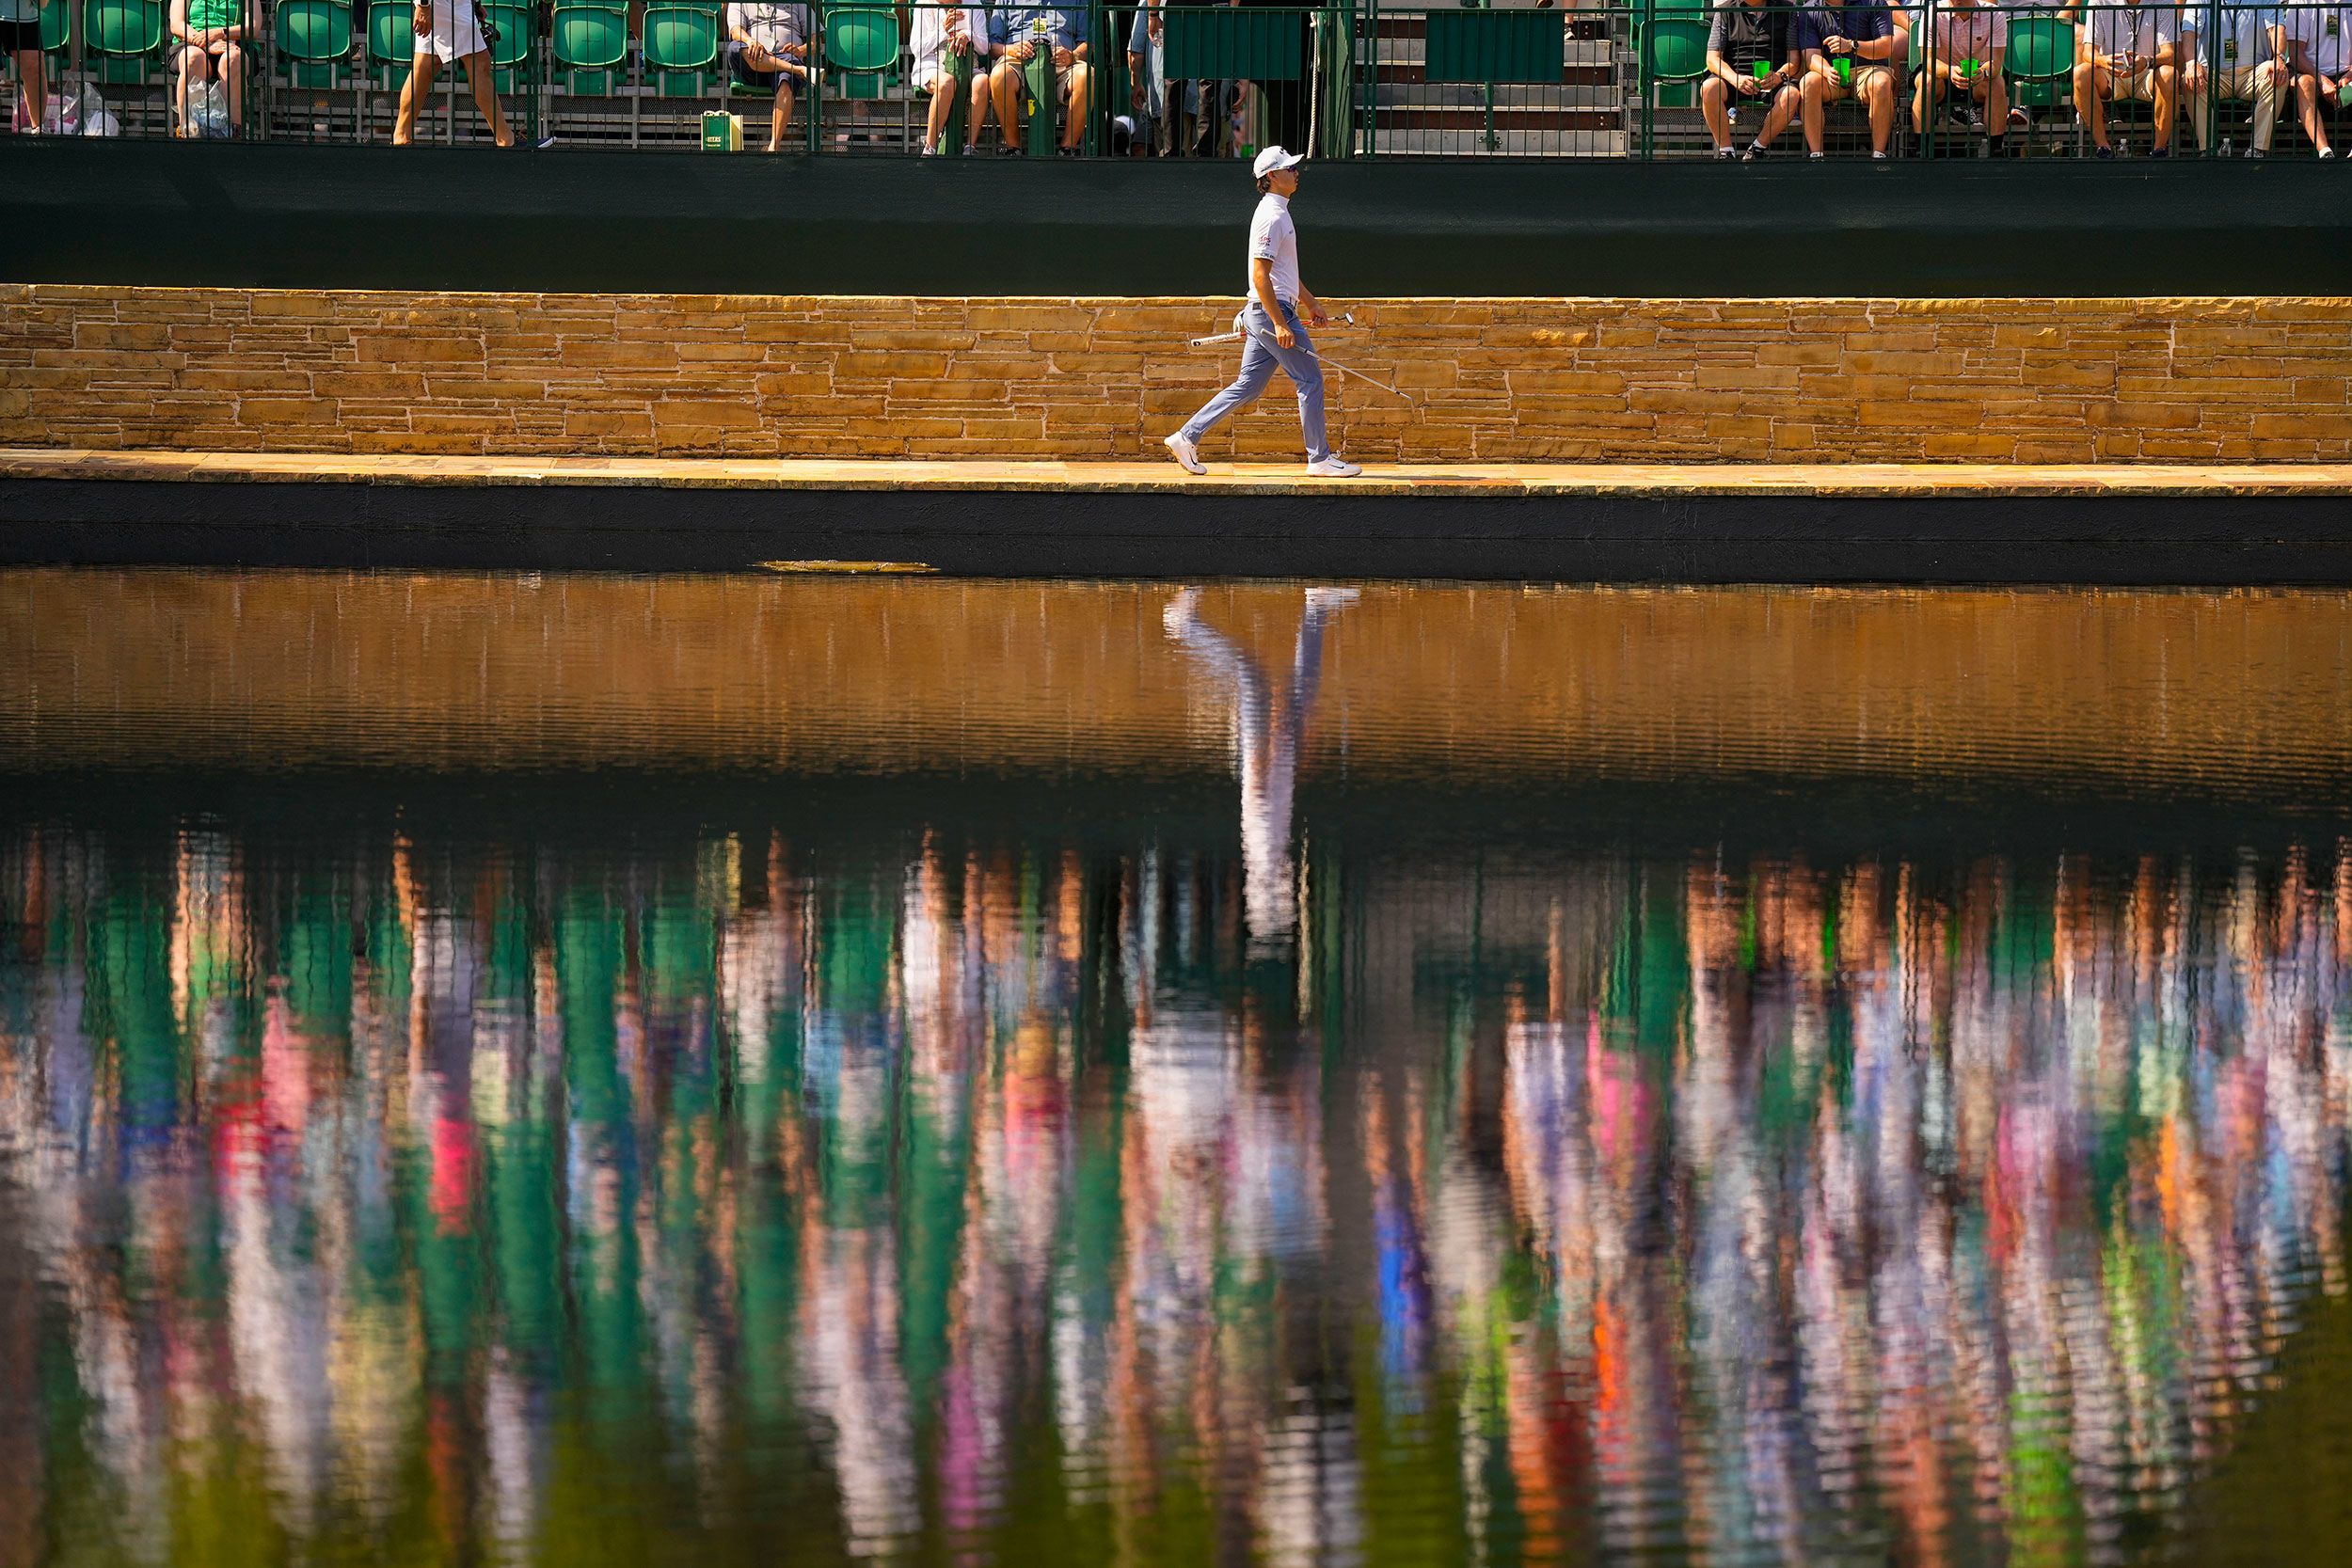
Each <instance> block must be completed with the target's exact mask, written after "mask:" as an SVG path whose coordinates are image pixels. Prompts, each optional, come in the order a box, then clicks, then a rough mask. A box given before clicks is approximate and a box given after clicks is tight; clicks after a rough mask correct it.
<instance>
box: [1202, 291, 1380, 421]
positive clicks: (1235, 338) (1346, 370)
mask: <svg viewBox="0 0 2352 1568" xmlns="http://www.w3.org/2000/svg"><path fill="white" fill-rule="evenodd" d="M1233 319H1234V320H1235V321H1237V322H1238V321H1239V320H1240V319H1241V318H1240V317H1239V316H1235V317H1234V318H1233ZM1331 320H1332V321H1334V322H1344V323H1346V324H1347V325H1349V326H1353V325H1356V316H1355V312H1353V311H1342V312H1341V313H1340V314H1338V315H1336V316H1333V317H1332V318H1331ZM1248 336H1249V333H1248V331H1247V330H1246V329H1244V328H1241V327H1238V326H1237V327H1235V328H1234V329H1233V330H1232V331H1231V332H1216V333H1211V334H1210V335H1209V336H1208V337H1205V338H1194V339H1191V340H1190V343H1191V346H1192V347H1194V348H1205V347H1207V346H1208V345H1209V344H1211V343H1235V342H1239V341H1242V340H1243V339H1245V338H1247V337H1248ZM1307 356H1308V357H1309V358H1311V359H1312V360H1314V361H1315V362H1316V363H1317V364H1319V365H1327V366H1329V367H1330V368H1331V369H1332V370H1335V371H1337V372H1340V373H1341V374H1342V375H1352V376H1354V377H1355V378H1356V379H1357V380H1359V381H1360V382H1362V383H1364V384H1365V385H1366V386H1368V387H1377V388H1380V390H1382V391H1384V392H1386V393H1388V394H1389V396H1391V397H1392V398H1401V399H1403V400H1404V401H1405V402H1406V403H1412V402H1414V401H1416V400H1415V398H1414V397H1413V394H1412V393H1410V392H1403V391H1399V390H1398V389H1397V388H1394V387H1391V386H1390V385H1389V384H1388V383H1387V382H1385V381H1381V380H1379V379H1377V378H1376V377H1374V376H1369V375H1366V374H1365V373H1364V372H1361V371H1359V370H1355V369H1352V368H1350V367H1349V366H1346V365H1343V364H1341V363H1340V362H1339V361H1338V360H1336V359H1331V358H1327V357H1325V356H1323V355H1320V354H1317V353H1316V352H1315V351H1314V350H1312V349H1309V350H1308V351H1307Z"/></svg>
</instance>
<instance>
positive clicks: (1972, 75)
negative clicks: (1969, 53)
mask: <svg viewBox="0 0 2352 1568" xmlns="http://www.w3.org/2000/svg"><path fill="white" fill-rule="evenodd" d="M1960 79H1961V80H1962V81H1963V82H1973V81H1975V80H1976V79H1977V62H1976V61H1974V60H1963V61H1961V62H1960Z"/></svg>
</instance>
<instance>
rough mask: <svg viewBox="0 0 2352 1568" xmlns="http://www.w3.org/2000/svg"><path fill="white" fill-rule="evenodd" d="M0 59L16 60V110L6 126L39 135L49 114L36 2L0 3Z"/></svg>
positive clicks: (13, 0) (6, 0)
mask: <svg viewBox="0 0 2352 1568" xmlns="http://www.w3.org/2000/svg"><path fill="white" fill-rule="evenodd" d="M0 55H13V56H14V57H15V60H16V109H15V111H14V117H13V118H12V119H10V120H9V122H8V123H9V126H10V128H11V129H13V130H14V131H16V132H17V133H18V134H19V135H28V136H37V135H40V122H41V121H42V120H43V119H46V118H47V117H48V114H49V84H48V79H47V77H46V75H45V74H44V72H45V71H46V70H47V67H48V60H47V59H46V58H45V57H44V56H43V55H42V54H41V52H40V0H0Z"/></svg>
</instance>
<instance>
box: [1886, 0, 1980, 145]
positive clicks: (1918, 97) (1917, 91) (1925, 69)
mask: <svg viewBox="0 0 2352 1568" xmlns="http://www.w3.org/2000/svg"><path fill="white" fill-rule="evenodd" d="M1919 25H1920V26H1922V27H1924V28H1926V29H1927V31H1925V32H1924V33H1922V34H1920V36H1919V80H1918V81H1916V82H1914V83H1912V84H1911V90H1912V92H1913V94H1914V95H1915V97H1914V102H1915V103H1918V105H1919V156H1920V157H1921V158H1922V159H1924V160H1925V161H1927V162H1929V163H1933V162H1934V161H1935V109H1936V97H1935V76H1936V68H1937V67H1939V66H1941V65H1942V64H1943V63H1944V56H1943V55H1941V54H1939V53H1938V52H1937V50H1936V47H1935V0H1927V3H1926V4H1925V5H1923V6H1921V7H1920V8H1919ZM1887 63H1888V64H1889V65H1890V66H1895V62H1894V61H1892V60H1890V61H1888V62H1887ZM1902 64H1903V65H1909V64H1910V62H1909V61H1908V60H1906V61H1904V62H1902ZM1893 75H1894V78H1895V80H1896V81H1897V82H1900V81H1901V80H1902V79H1903V73H1902V68H1901V66H1896V67H1895V70H1894V71H1893ZM1948 96H1949V93H1948V90H1947V97H1948ZM1906 112H1907V110H1906V107H1905V105H1904V103H1903V101H1902V89H1901V88H1900V87H1897V88H1896V89H1895V113H1896V114H1897V115H1898V116H1899V115H1902V114H1904V113H1906ZM1897 123H1898V127H1899V125H1900V121H1898V122H1897ZM1963 123H1965V121H1963Z"/></svg>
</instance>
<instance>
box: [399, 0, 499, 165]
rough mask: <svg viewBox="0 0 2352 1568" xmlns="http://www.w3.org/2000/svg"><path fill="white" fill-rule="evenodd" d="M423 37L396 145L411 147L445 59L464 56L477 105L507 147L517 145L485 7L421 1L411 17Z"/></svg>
mask: <svg viewBox="0 0 2352 1568" xmlns="http://www.w3.org/2000/svg"><path fill="white" fill-rule="evenodd" d="M408 30H409V31H410V32H412V33H414V34H415V35H416V37H417V46H416V51H415V54H414V55H413V57H411V58H410V60H409V62H408V80H407V81H406V82H405V83H403V84H402V85H401V89H400V112H399V114H398V115H397V116H395V117H394V118H393V120H392V145H393V146H394V147H406V146H407V145H408V144H409V143H410V142H411V141H413V140H414V139H415V138H416V134H417V115H418V114H419V112H420V111H421V110H422V109H423V108H424V106H425V104H426V103H428V102H429V101H430V100H431V99H432V97H433V78H434V77H435V75H437V73H438V72H439V71H440V66H441V62H442V61H443V60H451V61H463V62H464V63H465V67H466V83H467V85H468V86H469V87H472V88H473V102H474V107H476V108H478V109H480V110H481V111H482V119H483V122H484V123H485V124H486V125H488V126H489V127H490V135H492V136H493V137H495V138H497V141H498V144H499V145H500V146H501V147H512V146H514V145H515V133H514V132H513V131H512V130H511V129H510V128H509V127H508V126H507V123H506V116H505V114H504V113H503V112H501V109H500V107H499V95H498V76H497V74H496V72H495V71H493V70H492V68H491V64H490V41H489V39H488V37H487V36H486V35H485V33H484V31H483V27H482V8H481V7H480V6H478V5H476V4H474V3H473V0H417V4H416V8H415V9H414V10H413V11H412V12H411V13H410V15H409V18H408Z"/></svg>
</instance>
